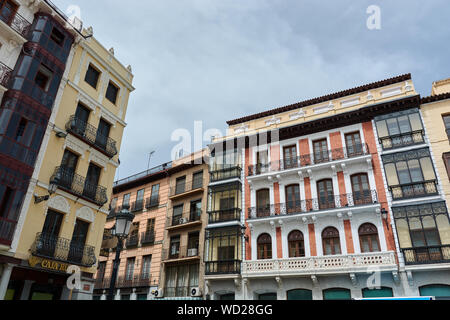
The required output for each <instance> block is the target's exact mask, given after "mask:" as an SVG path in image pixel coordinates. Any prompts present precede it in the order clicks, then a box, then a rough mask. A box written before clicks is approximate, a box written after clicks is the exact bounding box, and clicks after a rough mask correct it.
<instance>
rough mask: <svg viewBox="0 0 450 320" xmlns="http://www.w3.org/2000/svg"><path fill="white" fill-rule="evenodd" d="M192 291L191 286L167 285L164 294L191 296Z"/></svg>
mask: <svg viewBox="0 0 450 320" xmlns="http://www.w3.org/2000/svg"><path fill="white" fill-rule="evenodd" d="M190 293H191V288H190V287H165V288H164V295H165V296H166V297H168V298H174V297H189V296H190Z"/></svg>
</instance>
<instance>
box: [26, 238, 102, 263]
mask: <svg viewBox="0 0 450 320" xmlns="http://www.w3.org/2000/svg"><path fill="white" fill-rule="evenodd" d="M94 252H95V247H93V246H86V245H80V244H78V243H76V242H73V241H71V240H68V239H63V238H59V237H54V236H52V235H48V234H44V233H38V234H37V236H36V239H35V241H34V243H33V245H32V247H31V254H32V255H34V256H37V257H42V258H48V259H53V260H57V261H61V262H66V263H71V264H76V265H80V266H85V267H92V266H93V265H94V264H95V263H96V262H97V259H96V257H95V253H94Z"/></svg>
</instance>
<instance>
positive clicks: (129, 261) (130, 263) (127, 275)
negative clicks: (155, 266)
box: [125, 258, 135, 281]
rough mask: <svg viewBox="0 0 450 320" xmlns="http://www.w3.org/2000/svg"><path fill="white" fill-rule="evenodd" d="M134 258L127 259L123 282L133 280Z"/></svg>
mask: <svg viewBox="0 0 450 320" xmlns="http://www.w3.org/2000/svg"><path fill="white" fill-rule="evenodd" d="M134 264H135V258H128V259H127V267H126V270H125V280H127V281H130V280H133V274H134Z"/></svg>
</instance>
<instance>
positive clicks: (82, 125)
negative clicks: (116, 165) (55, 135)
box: [66, 116, 118, 158]
mask: <svg viewBox="0 0 450 320" xmlns="http://www.w3.org/2000/svg"><path fill="white" fill-rule="evenodd" d="M66 130H67V132H69V133H71V134H73V135H74V136H76V137H78V138H79V139H81V140H83V141H84V142H86V143H87V144H89V145H91V146H92V147H94V148H95V149H97V150H98V151H100V152H102V153H103V154H105V155H106V156H108V157H109V158H112V157H114V156H115V155H116V154H117V153H118V151H117V147H116V141H115V140H113V139H111V138H109V137H106V136H104V135H102V134H100V133H99V132H98V129H97V128H96V127H94V126H92V125H91V124H89V123H87V122H85V121H83V120H81V119H79V118H77V117H76V116H71V117H70V119H69V121H68V122H67V123H66Z"/></svg>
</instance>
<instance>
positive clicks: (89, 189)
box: [83, 163, 102, 200]
mask: <svg viewBox="0 0 450 320" xmlns="http://www.w3.org/2000/svg"><path fill="white" fill-rule="evenodd" d="M101 170H102V169H101V168H100V167H97V166H96V165H94V164H92V163H91V164H89V169H88V173H87V177H86V182H85V183H84V192H83V195H84V196H86V197H88V198H89V199H92V200H95V199H96V195H97V188H98V182H99V180H100V172H101Z"/></svg>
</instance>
